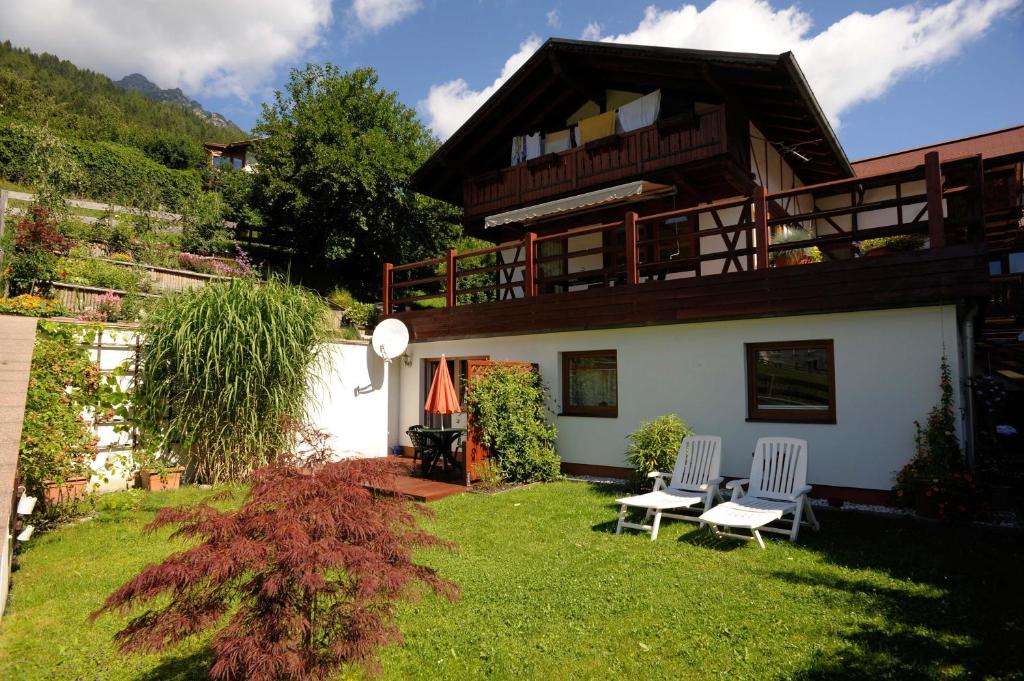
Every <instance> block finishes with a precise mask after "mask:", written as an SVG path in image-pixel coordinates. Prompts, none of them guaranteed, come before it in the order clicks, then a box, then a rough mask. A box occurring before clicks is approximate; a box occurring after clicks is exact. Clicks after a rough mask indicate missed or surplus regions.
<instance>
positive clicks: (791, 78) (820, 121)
mask: <svg viewBox="0 0 1024 681" xmlns="http://www.w3.org/2000/svg"><path fill="white" fill-rule="evenodd" d="M602 88H605V89H626V90H631V91H651V90H654V89H659V88H661V89H676V90H678V91H680V92H685V93H688V94H690V95H692V96H693V97H694V98H699V100H698V101H708V102H709V103H718V102H721V103H725V104H726V106H727V109H728V108H730V107H731V108H732V110H734V111H737V113H741V114H742V115H744V116H746V117H748V118H749V119H750V120H751V121H752V122H753V123H754V125H756V126H757V128H758V129H759V130H760V131H761V132H762V133H763V134H765V135H766V136H767V137H769V138H771V140H772V141H773V142H774V143H776V144H777V145H779V146H781V147H782V148H789V149H799V151H800V153H801V155H804V156H806V157H808V159H809V160H808V161H807V162H801V163H800V164H799V165H800V167H799V169H798V174H799V175H800V177H801V179H802V180H803V181H804V182H807V183H816V182H824V181H829V180H835V179H842V178H847V177H853V175H854V173H853V169H852V167H851V166H850V162H849V160H848V159H847V157H846V154H845V152H844V151H843V148H842V146H841V145H840V144H839V140H838V139H837V138H836V135H835V132H834V131H833V130H832V127H831V125H830V124H829V122H828V119H827V117H826V116H825V114H824V113H823V112H822V109H821V107H820V106H819V104H818V102H817V100H816V99H815V97H814V94H813V93H812V92H811V90H810V87H809V86H808V84H807V81H806V79H805V78H804V76H803V73H802V72H801V70H800V67H799V65H798V64H797V63H796V59H795V58H794V57H793V55H792V53H790V52H786V53H783V54H778V55H776V54H767V55H766V54H749V53H738V52H717V51H709V50H689V49H679V48H669V47H652V46H646V45H623V44H615V43H604V42H591V41H583V40H566V39H560V38H552V39H549V40H548V41H547V42H545V43H544V45H542V46H541V47H540V49H538V50H537V51H536V52H535V53H534V54H533V55H532V56H531V57H530V58H529V59H528V60H527V61H526V63H524V64H523V66H522V67H520V68H519V70H517V71H516V72H515V73H514V74H512V76H511V77H510V78H509V79H508V80H507V81H506V82H505V83H504V84H503V85H502V86H501V87H500V88H498V90H497V91H496V92H495V93H494V94H493V95H492V96H491V97H490V98H489V99H488V100H487V101H486V102H484V104H483V105H481V106H480V108H479V109H477V110H476V111H475V112H474V113H473V115H472V116H470V118H469V119H468V120H467V121H466V122H465V123H464V124H463V125H462V127H460V128H459V129H458V130H457V131H456V132H455V133H454V134H453V135H452V136H451V137H449V138H448V140H446V141H445V142H444V144H442V145H441V146H440V147H439V148H438V150H437V151H436V152H435V153H434V154H433V155H432V156H431V157H430V158H429V159H427V161H426V162H425V163H424V164H423V165H422V166H421V167H420V168H419V169H418V170H417V171H416V172H415V173H413V176H412V178H411V184H412V187H413V189H415V190H416V191H418V192H420V193H423V194H426V195H428V196H432V197H434V198H438V199H441V200H444V201H448V202H451V203H455V204H460V203H461V200H462V182H463V181H464V180H465V179H466V178H469V177H472V176H474V175H477V174H479V173H481V172H486V171H489V170H493V169H495V168H500V167H505V166H507V165H508V155H507V151H508V150H507V148H506V147H507V145H506V142H507V141H508V140H510V139H511V137H512V136H513V135H518V134H523V133H524V132H527V131H530V130H539V129H544V127H545V125H547V124H548V123H549V122H550V121H556V120H559V119H560V118H561V119H562V122H563V123H564V118H565V117H566V116H568V115H569V113H571V112H572V111H573V110H575V107H577V106H578V105H579V104H580V103H582V102H583V101H586V100H587V99H591V98H593V96H596V95H591V93H596V92H597V91H600V92H603V91H604V90H603V89H602ZM551 129H557V128H551Z"/></svg>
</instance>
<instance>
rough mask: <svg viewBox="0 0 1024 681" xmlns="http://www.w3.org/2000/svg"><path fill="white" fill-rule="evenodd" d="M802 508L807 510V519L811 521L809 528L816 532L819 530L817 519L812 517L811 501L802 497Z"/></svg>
mask: <svg viewBox="0 0 1024 681" xmlns="http://www.w3.org/2000/svg"><path fill="white" fill-rule="evenodd" d="M804 508H806V509H807V518H808V520H810V521H811V527H813V528H814V531H815V532H817V531H818V530H820V529H821V525H819V524H818V519H817V518H816V517H815V516H814V509H813V508H811V500H810V499H808V498H807V497H806V496H804Z"/></svg>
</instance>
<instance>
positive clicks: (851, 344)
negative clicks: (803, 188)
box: [396, 306, 959, 489]
mask: <svg viewBox="0 0 1024 681" xmlns="http://www.w3.org/2000/svg"><path fill="white" fill-rule="evenodd" d="M803 339H833V341H834V348H835V365H836V366H835V380H836V402H837V405H836V406H837V423H836V424H834V425H808V424H783V423H754V422H747V421H746V416H747V414H746V410H747V407H746V405H747V402H746V370H745V366H744V364H745V358H744V344H745V343H750V342H762V341H786V340H803ZM601 349H615V350H617V352H618V395H619V415H618V417H617V418H594V417H589V418H587V417H565V416H559V417H556V418H555V423H556V425H557V426H558V431H559V437H558V450H559V454H560V455H561V457H562V459H563V460H564V461H567V462H573V463H586V464H600V465H607V466H625V465H626V464H625V460H624V452H625V449H626V439H625V438H626V435H627V434H628V433H629V432H631V431H632V430H634V429H635V428H636V427H637V426H638V425H639V423H640V421H641V420H642V419H649V418H653V417H655V416H658V415H660V414H665V413H670V412H675V413H677V414H679V415H680V416H682V417H683V418H684V419H685V420H686V421H687V422H688V423H690V424H691V426H693V427H694V428H695V429H696V430H697V431H698V432H701V433H710V434H717V435H721V436H722V437H723V439H724V442H723V447H724V451H723V474H725V475H728V476H735V477H745V476H746V475H747V473H748V471H749V461H750V452H751V451H752V449H753V445H754V441H755V440H756V439H757V438H758V437H759V436H765V435H792V436H794V437H801V438H806V439H807V440H808V441H809V446H810V453H811V458H810V467H809V478H810V480H811V482H812V483H816V484H819V485H834V486H840V487H857V488H866V489H888V488H890V487H891V486H892V476H893V473H894V471H896V470H897V469H899V468H900V467H901V466H902V465H903V464H904V463H905V462H906V461H907V460H908V459H909V457H910V455H911V454H912V451H913V435H914V426H913V422H914V420H915V419H917V420H922V419H924V417H925V416H926V415H927V413H928V410H929V409H930V408H931V407H932V405H934V404H935V403H936V401H937V400H938V399H939V386H938V381H939V363H940V359H941V357H942V354H943V352H945V353H946V354H947V356H948V357H949V360H950V364H951V367H952V369H953V378H954V381H955V382H956V383H957V385H958V384H959V371H958V369H959V360H958V357H959V343H958V338H957V324H956V312H955V308H954V307H952V306H942V307H926V308H913V309H904V310H883V311H873V312H851V313H842V314H828V315H808V316H798V317H783V318H774V319H753V320H741V321H727V322H709V323H701V324H678V325H668V326H651V327H641V328H629V329H611V330H601V331H579V332H567V333H550V334H534V335H521V336H512V337H500V338H480V339H466V340H455V341H438V342H430V343H413V344H412V345H411V346H410V348H409V350H408V351H407V354H408V356H409V357H410V358H411V360H412V362H411V366H405V365H404V363H402V366H401V367H400V368H399V371H400V373H401V390H400V393H401V394H400V398H399V407H398V409H399V414H398V421H399V424H400V430H401V431H402V432H401V440H400V441H401V442H402V444H405V445H409V444H410V443H409V441H408V438H407V437H406V436H405V435H404V431H405V430H406V429H407V428H408V427H409V426H411V425H413V424H415V423H418V422H419V419H420V414H421V409H422V405H421V404H420V402H421V398H422V394H423V393H422V382H423V381H424V380H426V378H425V377H424V376H423V363H422V362H421V359H422V358H425V357H436V356H439V355H441V354H442V353H444V354H446V355H447V356H448V357H467V356H489V357H490V358H491V359H493V360H513V361H528V362H535V363H537V364H538V365H539V367H540V372H541V376H542V377H543V379H544V381H545V382H546V383H547V384H548V385H549V386H550V388H551V390H552V394H553V397H554V399H555V401H556V402H557V401H558V400H560V395H559V389H560V371H561V367H560V356H559V353H561V352H564V351H570V350H601ZM397 364H399V363H398V362H396V365H397Z"/></svg>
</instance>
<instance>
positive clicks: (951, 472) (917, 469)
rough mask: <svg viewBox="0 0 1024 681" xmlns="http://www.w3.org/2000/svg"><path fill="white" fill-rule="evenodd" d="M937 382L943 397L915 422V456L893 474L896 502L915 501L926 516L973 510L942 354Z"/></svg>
mask: <svg viewBox="0 0 1024 681" xmlns="http://www.w3.org/2000/svg"><path fill="white" fill-rule="evenodd" d="M939 385H940V387H941V390H942V397H941V398H940V400H939V403H938V404H936V405H935V406H934V407H932V410H931V411H930V412H929V413H928V419H927V421H926V422H925V425H924V426H923V427H922V425H921V424H920V423H919V422H917V421H915V422H914V427H915V428H916V430H917V432H916V433H915V435H914V457H913V458H912V459H911V460H910V462H909V463H908V464H907V465H906V466H904V467H903V468H902V469H901V470H900V471H899V473H897V474H896V487H895V489H894V491H895V492H896V499H897V501H898V502H899V503H901V504H903V505H907V506H910V505H915V504H916V505H917V507H918V509H919V510H920V511H921V512H923V513H925V514H927V515H935V516H936V517H939V518H947V517H950V516H964V515H969V514H972V513H974V512H975V511H976V505H977V489H976V488H975V483H974V478H973V476H972V475H971V473H970V471H969V470H968V469H967V465H966V462H965V461H964V455H963V452H962V451H961V449H960V441H959V440H958V439H957V436H956V414H955V412H954V409H953V381H952V376H951V373H950V370H949V362H948V361H947V360H946V358H945V357H943V358H942V364H941V368H940V381H939Z"/></svg>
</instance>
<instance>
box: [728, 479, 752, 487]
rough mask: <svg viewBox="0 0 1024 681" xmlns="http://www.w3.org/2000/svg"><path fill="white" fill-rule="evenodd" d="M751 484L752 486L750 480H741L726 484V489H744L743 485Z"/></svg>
mask: <svg viewBox="0 0 1024 681" xmlns="http://www.w3.org/2000/svg"><path fill="white" fill-rule="evenodd" d="M749 484H750V479H749V478H740V479H739V480H730V481H729V482H727V483H725V488H726V489H736V488H737V487H743V485H749Z"/></svg>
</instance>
